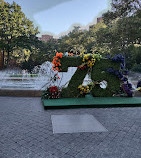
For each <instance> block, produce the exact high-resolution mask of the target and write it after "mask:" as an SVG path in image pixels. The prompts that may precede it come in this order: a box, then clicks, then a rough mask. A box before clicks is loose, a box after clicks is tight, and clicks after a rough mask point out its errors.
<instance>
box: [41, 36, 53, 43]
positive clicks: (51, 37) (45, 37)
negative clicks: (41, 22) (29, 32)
mask: <svg viewBox="0 0 141 158" xmlns="http://www.w3.org/2000/svg"><path fill="white" fill-rule="evenodd" d="M38 39H39V40H41V41H43V42H47V41H48V40H50V39H53V36H51V35H42V37H38Z"/></svg>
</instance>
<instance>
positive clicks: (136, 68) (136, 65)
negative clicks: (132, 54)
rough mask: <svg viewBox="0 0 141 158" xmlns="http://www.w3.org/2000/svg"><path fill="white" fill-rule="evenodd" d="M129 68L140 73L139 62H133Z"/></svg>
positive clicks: (140, 66)
mask: <svg viewBox="0 0 141 158" xmlns="http://www.w3.org/2000/svg"><path fill="white" fill-rule="evenodd" d="M131 70H132V71H135V72H140V73H141V64H134V66H133V68H132V69H131Z"/></svg>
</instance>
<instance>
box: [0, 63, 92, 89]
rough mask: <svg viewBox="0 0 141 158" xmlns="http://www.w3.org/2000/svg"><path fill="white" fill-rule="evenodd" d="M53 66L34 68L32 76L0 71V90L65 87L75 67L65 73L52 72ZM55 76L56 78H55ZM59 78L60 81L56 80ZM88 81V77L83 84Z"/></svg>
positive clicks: (19, 71) (13, 71)
mask: <svg viewBox="0 0 141 158" xmlns="http://www.w3.org/2000/svg"><path fill="white" fill-rule="evenodd" d="M52 66H53V64H52V63H51V62H48V61H47V62H45V63H43V64H42V65H39V66H36V67H35V68H34V69H33V71H32V75H31V74H29V73H28V72H27V71H25V70H23V71H22V70H16V69H13V70H4V71H0V89H25V90H44V89H46V88H47V87H49V86H58V87H66V86H67V85H68V83H69V80H70V79H71V77H72V75H73V74H74V73H75V71H76V69H77V68H76V67H70V68H68V71H67V72H58V73H57V71H53V69H52ZM56 74H57V76H56ZM58 77H60V79H57V78H58ZM88 80H89V81H90V79H89V78H88V75H87V76H86V77H85V81H84V82H83V84H86V83H87V81H88Z"/></svg>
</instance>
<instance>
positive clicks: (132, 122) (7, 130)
mask: <svg viewBox="0 0 141 158" xmlns="http://www.w3.org/2000/svg"><path fill="white" fill-rule="evenodd" d="M57 116H58V117H60V118H59V119H60V126H58V127H56V123H54V120H55V118H56V117H57ZM64 116H65V117H68V120H70V119H71V120H72V121H73V122H74V124H73V123H72V121H71V123H68V122H67V123H66V122H65V121H63V117H64ZM73 116H74V118H73ZM80 116H87V117H84V118H83V117H80ZM85 118H86V119H85ZM57 119H58V118H57ZM59 119H58V121H59ZM83 120H84V123H82V121H83ZM79 121H80V123H82V125H81V126H80V127H78V128H77V126H79V125H80V124H79ZM94 122H95V123H96V126H95V124H94ZM87 123H88V124H89V123H90V124H89V126H87ZM91 123H92V124H91ZM70 125H71V126H73V128H75V127H76V130H75V129H74V130H71V128H70V127H69V126H70ZM53 126H54V127H53ZM66 127H68V130H67V131H66V132H65V131H63V130H64V128H66ZM94 127H95V128H97V129H98V130H97V129H96V130H95V128H94ZM89 128H90V130H92V131H89ZM56 129H57V130H58V131H59V132H58V133H57V132H56ZM87 129H88V130H87ZM99 129H100V130H99ZM140 157H141V107H123V108H121V107H118V108H82V107H80V108H64V109H44V107H43V105H42V102H41V99H40V97H34V98H33V97H0V158H140Z"/></svg>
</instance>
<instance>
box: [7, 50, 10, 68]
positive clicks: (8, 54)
mask: <svg viewBox="0 0 141 158" xmlns="http://www.w3.org/2000/svg"><path fill="white" fill-rule="evenodd" d="M9 57H10V52H9V51H8V52H7V64H6V67H8V66H9Z"/></svg>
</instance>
